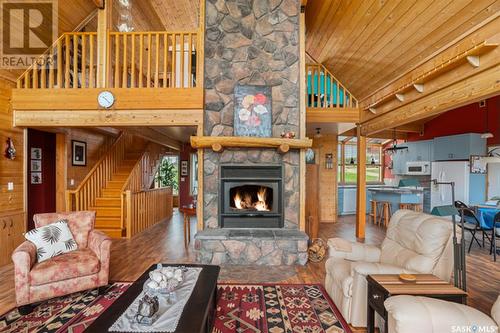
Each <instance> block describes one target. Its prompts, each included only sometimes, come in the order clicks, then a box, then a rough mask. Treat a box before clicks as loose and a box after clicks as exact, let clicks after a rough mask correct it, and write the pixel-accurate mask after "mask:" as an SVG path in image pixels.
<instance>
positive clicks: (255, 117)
mask: <svg viewBox="0 0 500 333" xmlns="http://www.w3.org/2000/svg"><path fill="white" fill-rule="evenodd" d="M271 100H272V91H271V87H268V86H240V85H237V86H236V87H235V88H234V101H235V102H234V135H235V136H256V137H271V136H272V134H273V133H272V107H271V105H272V103H271Z"/></svg>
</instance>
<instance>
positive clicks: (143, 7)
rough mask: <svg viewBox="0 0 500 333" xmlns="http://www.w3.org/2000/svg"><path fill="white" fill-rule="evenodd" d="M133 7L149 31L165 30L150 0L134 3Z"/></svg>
mask: <svg viewBox="0 0 500 333" xmlns="http://www.w3.org/2000/svg"><path fill="white" fill-rule="evenodd" d="M134 7H135V8H137V11H139V12H140V13H141V14H142V15H143V16H144V19H145V21H147V22H148V23H149V26H150V28H151V31H162V30H165V28H166V27H165V25H164V24H163V21H162V20H161V19H160V16H158V13H157V12H156V10H155V9H154V7H153V6H152V5H151V0H141V1H135V2H134ZM134 7H132V8H134Z"/></svg>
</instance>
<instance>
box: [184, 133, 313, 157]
mask: <svg viewBox="0 0 500 333" xmlns="http://www.w3.org/2000/svg"><path fill="white" fill-rule="evenodd" d="M191 146H192V147H193V148H212V150H213V151H215V152H221V151H222V150H223V149H224V148H225V147H230V148H276V149H278V150H279V152H280V153H283V154H284V153H286V152H288V151H289V150H290V149H306V148H310V147H311V146H312V140H311V139H308V138H305V139H284V138H256V137H241V136H192V137H191Z"/></svg>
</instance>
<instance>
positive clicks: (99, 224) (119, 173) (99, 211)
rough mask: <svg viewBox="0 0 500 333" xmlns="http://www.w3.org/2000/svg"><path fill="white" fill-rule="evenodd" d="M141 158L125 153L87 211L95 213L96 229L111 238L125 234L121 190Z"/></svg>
mask: <svg viewBox="0 0 500 333" xmlns="http://www.w3.org/2000/svg"><path fill="white" fill-rule="evenodd" d="M141 157H142V154H141V153H127V154H126V156H125V159H124V160H123V161H122V162H121V164H120V166H119V167H118V168H117V169H116V170H115V171H114V172H113V174H112V175H111V178H110V180H109V181H108V182H107V183H106V186H105V187H104V188H103V189H102V191H101V194H100V195H99V196H97V197H96V199H95V204H94V205H93V206H90V207H89V210H93V211H95V212H96V228H97V229H99V230H101V231H103V232H105V233H106V234H108V235H109V236H111V237H123V236H125V234H126V230H125V228H124V227H123V225H122V202H121V200H122V188H123V187H124V186H125V184H126V183H127V180H128V178H129V175H130V174H131V173H132V171H133V169H134V167H135V165H136V164H137V161H138V160H139V159H140V158H141Z"/></svg>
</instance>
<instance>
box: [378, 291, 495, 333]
mask: <svg viewBox="0 0 500 333" xmlns="http://www.w3.org/2000/svg"><path fill="white" fill-rule="evenodd" d="M384 306H385V308H386V310H387V319H388V320H387V321H388V325H389V327H388V329H389V333H414V332H415V327H418V331H419V332H426V333H453V332H488V333H498V325H500V296H499V297H498V298H497V301H496V302H495V304H494V305H493V308H492V309H491V317H492V318H493V319H492V318H490V317H488V316H487V315H486V314H484V313H482V312H481V311H478V310H476V309H474V308H471V307H470V306H467V305H462V304H457V303H452V302H447V301H443V300H439V299H435V298H428V297H415V296H407V295H402V296H394V297H389V298H388V299H387V300H386V301H385V303H384ZM495 321H496V322H495Z"/></svg>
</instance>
